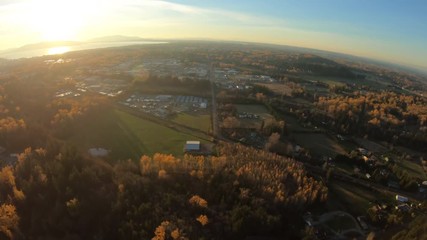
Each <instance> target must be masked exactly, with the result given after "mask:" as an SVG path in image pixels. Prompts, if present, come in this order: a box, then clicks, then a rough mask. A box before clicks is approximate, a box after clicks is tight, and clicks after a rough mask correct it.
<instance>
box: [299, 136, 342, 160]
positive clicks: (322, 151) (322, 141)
mask: <svg viewBox="0 0 427 240" xmlns="http://www.w3.org/2000/svg"><path fill="white" fill-rule="evenodd" d="M292 136H293V137H294V138H295V141H296V142H297V143H298V144H299V145H300V146H302V147H303V148H305V149H308V150H309V151H310V152H311V153H312V154H313V155H314V156H327V157H335V156H336V155H337V154H346V152H347V151H346V150H345V149H344V147H343V146H341V145H340V144H339V143H338V142H336V141H334V140H332V139H331V138H329V137H328V136H327V135H325V134H323V133H294V134H293V135H292Z"/></svg>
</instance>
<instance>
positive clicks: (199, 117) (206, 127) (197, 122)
mask: <svg viewBox="0 0 427 240" xmlns="http://www.w3.org/2000/svg"><path fill="white" fill-rule="evenodd" d="M171 120H172V121H173V122H176V123H178V124H182V125H185V126H188V127H191V128H195V129H199V130H202V131H204V132H207V133H208V132H210V131H211V116H210V115H209V114H188V113H180V114H178V115H177V116H175V117H174V118H172V119H171Z"/></svg>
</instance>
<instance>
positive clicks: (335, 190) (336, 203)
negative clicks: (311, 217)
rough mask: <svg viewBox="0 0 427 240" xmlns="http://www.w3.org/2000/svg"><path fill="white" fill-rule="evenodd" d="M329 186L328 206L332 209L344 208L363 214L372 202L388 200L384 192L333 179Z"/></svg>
mask: <svg viewBox="0 0 427 240" xmlns="http://www.w3.org/2000/svg"><path fill="white" fill-rule="evenodd" d="M328 188H329V196H328V202H327V206H328V209H329V210H330V211H334V210H343V211H347V212H350V213H351V214H353V215H362V214H365V213H366V210H367V209H368V208H369V207H370V206H371V204H370V202H372V201H375V200H379V201H381V200H388V198H387V197H386V196H384V195H383V194H380V193H376V192H373V191H370V190H368V189H365V188H362V187H360V186H357V185H353V184H348V183H343V182H337V181H332V182H330V184H328Z"/></svg>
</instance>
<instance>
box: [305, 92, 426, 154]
mask: <svg viewBox="0 0 427 240" xmlns="http://www.w3.org/2000/svg"><path fill="white" fill-rule="evenodd" d="M315 105H316V107H317V109H318V110H321V111H312V112H311V113H310V114H311V116H308V118H307V119H310V120H311V119H318V120H319V122H324V123H326V124H327V125H328V126H329V127H331V128H333V129H335V130H336V131H338V132H340V133H344V134H360V135H365V134H368V135H369V136H371V137H374V138H378V139H382V140H387V141H389V142H392V143H395V144H401V145H410V146H411V147H415V148H419V149H422V148H423V146H425V145H426V144H427V137H426V136H427V134H426V132H427V101H426V99H425V98H423V97H419V96H408V95H403V94H396V93H393V92H381V93H375V92H368V93H366V94H361V93H360V92H355V93H353V94H352V95H350V96H331V97H320V98H319V99H318V101H317V102H316V104H315Z"/></svg>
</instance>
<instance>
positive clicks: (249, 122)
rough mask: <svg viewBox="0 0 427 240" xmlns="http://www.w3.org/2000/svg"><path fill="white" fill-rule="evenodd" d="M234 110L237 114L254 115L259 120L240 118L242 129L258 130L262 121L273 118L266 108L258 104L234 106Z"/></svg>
mask: <svg viewBox="0 0 427 240" xmlns="http://www.w3.org/2000/svg"><path fill="white" fill-rule="evenodd" d="M235 106H236V109H237V112H238V113H239V114H243V113H250V114H256V115H258V116H259V118H240V119H239V121H240V122H241V126H242V127H246V128H259V127H260V126H261V124H262V121H263V120H265V119H271V118H273V116H272V115H271V114H270V113H269V112H268V110H267V108H265V107H264V106H263V105H259V104H236V105H235Z"/></svg>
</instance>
